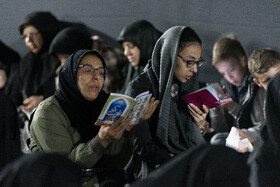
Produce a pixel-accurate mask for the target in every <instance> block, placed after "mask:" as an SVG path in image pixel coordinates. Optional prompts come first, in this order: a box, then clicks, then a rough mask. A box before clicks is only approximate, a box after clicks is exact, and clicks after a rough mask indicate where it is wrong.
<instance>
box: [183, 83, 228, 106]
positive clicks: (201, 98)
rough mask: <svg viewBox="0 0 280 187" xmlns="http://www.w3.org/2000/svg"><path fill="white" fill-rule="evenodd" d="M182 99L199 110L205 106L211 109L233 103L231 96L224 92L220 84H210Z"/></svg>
mask: <svg viewBox="0 0 280 187" xmlns="http://www.w3.org/2000/svg"><path fill="white" fill-rule="evenodd" d="M182 99H183V100H184V101H185V102H186V103H187V104H190V103H192V104H194V105H195V106H197V107H199V108H201V107H202V105H205V106H206V107H207V108H209V109H211V108H215V107H217V106H220V105H223V104H226V103H229V102H231V101H232V99H231V97H230V95H229V94H226V93H225V92H224V90H223V88H222V85H221V84H220V83H212V84H208V85H207V86H206V87H203V88H201V89H199V90H197V91H195V92H193V93H190V94H187V95H184V96H183V97H182Z"/></svg>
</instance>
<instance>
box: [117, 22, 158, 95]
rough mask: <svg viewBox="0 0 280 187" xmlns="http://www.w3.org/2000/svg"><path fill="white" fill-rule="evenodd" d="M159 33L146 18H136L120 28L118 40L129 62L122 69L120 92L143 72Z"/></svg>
mask: <svg viewBox="0 0 280 187" xmlns="http://www.w3.org/2000/svg"><path fill="white" fill-rule="evenodd" d="M161 35H162V32H160V31H159V30H157V29H156V28H155V27H154V26H153V25H152V24H151V23H150V22H148V21H146V20H137V21H135V22H132V23H130V24H128V25H127V26H125V27H124V28H123V29H122V31H121V33H120V35H119V37H118V41H119V42H120V43H121V44H122V46H123V49H124V55H125V56H126V57H127V59H128V61H129V64H128V65H127V66H126V68H127V69H124V70H123V71H124V72H123V73H124V76H123V77H124V80H125V81H124V84H123V87H122V89H121V93H124V92H125V90H126V87H127V85H128V83H129V82H130V81H132V80H133V79H135V78H136V77H137V76H138V75H139V74H140V73H142V72H143V69H144V67H145V65H146V64H147V63H148V60H149V59H150V58H151V56H152V52H153V49H154V45H155V44H156V41H157V40H158V39H159V37H160V36H161Z"/></svg>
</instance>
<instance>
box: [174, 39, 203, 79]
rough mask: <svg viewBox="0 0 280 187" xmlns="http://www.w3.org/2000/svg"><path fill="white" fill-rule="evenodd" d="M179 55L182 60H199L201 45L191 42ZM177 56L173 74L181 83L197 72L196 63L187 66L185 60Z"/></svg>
mask: <svg viewBox="0 0 280 187" xmlns="http://www.w3.org/2000/svg"><path fill="white" fill-rule="evenodd" d="M179 55H180V56H181V57H182V58H183V59H184V61H188V60H190V61H199V60H200V57H201V46H200V44H199V43H196V42H192V43H189V44H188V45H186V47H184V49H183V50H182V51H180V52H179ZM182 58H180V57H179V56H177V61H176V65H175V70H174V76H175V77H176V79H177V80H178V81H180V82H181V83H185V82H187V81H188V80H189V79H191V78H192V76H193V74H194V73H196V72H197V64H195V65H194V66H192V67H190V68H188V67H187V64H186V62H184V61H183V59H182Z"/></svg>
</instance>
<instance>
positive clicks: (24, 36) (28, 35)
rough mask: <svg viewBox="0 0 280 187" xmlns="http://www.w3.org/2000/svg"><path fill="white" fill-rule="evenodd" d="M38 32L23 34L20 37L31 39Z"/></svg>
mask: <svg viewBox="0 0 280 187" xmlns="http://www.w3.org/2000/svg"><path fill="white" fill-rule="evenodd" d="M38 34H39V32H34V33H30V34H26V35H21V36H20V38H21V39H23V40H26V38H27V37H28V38H30V39H34V38H35V37H36V36H37V35H38Z"/></svg>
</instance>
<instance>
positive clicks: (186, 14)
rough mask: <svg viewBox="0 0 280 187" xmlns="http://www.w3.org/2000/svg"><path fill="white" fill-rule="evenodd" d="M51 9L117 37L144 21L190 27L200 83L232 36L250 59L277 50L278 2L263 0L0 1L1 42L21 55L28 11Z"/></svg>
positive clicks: (211, 74) (212, 75)
mask: <svg viewBox="0 0 280 187" xmlns="http://www.w3.org/2000/svg"><path fill="white" fill-rule="evenodd" d="M38 10H44V11H50V12H51V13H53V14H54V15H55V16H56V17H57V18H58V19H59V20H64V21H73V22H82V23H84V24H86V25H88V26H89V27H91V28H92V29H95V30H98V31H101V32H103V33H105V34H107V35H108V36H110V37H112V38H114V39H116V38H117V37H118V34H119V32H120V31H121V29H122V28H123V27H124V26H125V25H126V24H128V23H130V22H132V21H135V20H137V19H146V20H148V21H150V22H151V23H152V24H154V25H155V26H156V27H157V28H158V29H159V30H161V31H165V30H166V29H168V28H170V27H172V26H175V25H189V26H191V27H193V28H194V29H195V30H196V32H197V33H198V35H199V36H200V37H201V39H202V42H203V52H202V57H203V58H204V59H206V61H207V64H206V65H205V66H203V67H202V69H201V72H202V74H203V75H204V76H203V77H202V81H205V82H213V81H216V80H217V79H218V78H220V76H219V75H218V74H217V72H216V71H215V70H214V69H213V68H212V67H211V65H210V64H211V58H212V54H211V53H212V47H213V44H214V42H215V41H216V40H217V39H219V38H220V37H221V36H223V35H226V34H229V33H232V34H234V35H235V36H236V37H237V39H238V40H239V41H240V42H241V43H242V45H243V46H244V48H245V50H246V52H247V55H248V56H249V55H250V54H251V52H252V51H253V50H254V49H258V48H263V47H270V48H273V49H276V50H278V49H279V41H280V39H279V34H280V32H279V27H280V1H277V0H275V1H272V0H269V1H263V0H232V1H229V0H215V1H214V0H202V1H200V0H137V1H136V0H0V24H1V26H0V40H2V41H3V42H4V43H6V44H7V45H8V46H10V47H12V48H14V49H15V50H17V51H18V52H19V53H20V54H21V55H23V54H24V53H25V52H26V51H27V49H26V47H25V45H24V42H23V41H21V40H20V39H19V31H18V27H19V24H20V22H21V20H22V19H23V17H24V16H26V15H27V14H28V13H30V12H32V11H38Z"/></svg>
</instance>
